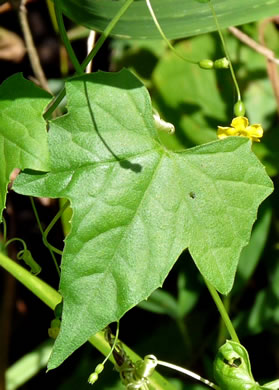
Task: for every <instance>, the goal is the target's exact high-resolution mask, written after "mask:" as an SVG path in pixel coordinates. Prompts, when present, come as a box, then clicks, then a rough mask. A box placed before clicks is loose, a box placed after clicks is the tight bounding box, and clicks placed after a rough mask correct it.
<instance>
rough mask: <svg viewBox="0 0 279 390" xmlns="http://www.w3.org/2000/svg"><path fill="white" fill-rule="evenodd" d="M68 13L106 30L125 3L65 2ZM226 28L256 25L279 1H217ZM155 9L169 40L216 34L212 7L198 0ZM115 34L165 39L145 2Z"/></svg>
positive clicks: (162, 3)
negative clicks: (254, 23) (248, 24)
mask: <svg viewBox="0 0 279 390" xmlns="http://www.w3.org/2000/svg"><path fill="white" fill-rule="evenodd" d="M61 3H62V7H63V11H64V12H65V14H66V15H67V16H68V17H69V18H70V19H72V20H74V21H75V22H76V23H78V24H81V25H84V26H86V27H88V28H90V29H92V30H97V31H103V30H104V28H105V27H106V26H107V25H108V23H109V22H110V20H111V19H112V18H113V17H114V16H115V14H116V13H117V11H118V10H119V8H120V7H121V6H122V5H123V3H124V1H123V0H122V1H114V0H104V1H98V0H83V1H82V2H81V1H79V0H62V1H61ZM213 4H214V7H215V10H216V14H217V17H218V20H219V22H220V25H221V27H222V28H225V27H228V26H236V25H240V24H244V23H249V22H253V21H256V20H259V19H263V18H265V17H268V16H272V15H276V14H277V13H278V12H279V4H278V1H277V0H245V2H243V1H242V0H226V1H223V0H214V2H213ZM152 6H153V9H154V12H155V13H156V16H157V17H158V20H159V22H160V24H161V27H162V28H163V30H164V32H165V34H166V35H167V37H168V38H169V39H175V38H183V37H188V36H192V35H197V34H204V33H206V32H209V31H215V30H216V25H215V22H214V19H213V17H212V14H211V11H210V8H209V5H208V4H201V3H198V2H197V1H196V0H187V2H186V3H185V0H152ZM113 34H114V35H120V36H122V37H125V38H127V37H129V38H137V39H138V38H144V39H146V38H153V39H154V38H156V39H161V37H160V35H159V33H158V31H157V29H156V27H155V25H154V22H153V20H152V19H151V16H150V14H149V12H148V10H147V6H146V3H145V0H138V1H134V3H133V4H132V5H131V6H130V7H129V9H128V11H127V12H126V13H125V14H124V16H123V17H122V18H121V19H120V21H119V22H118V23H117V25H116V27H115V28H114V30H113Z"/></svg>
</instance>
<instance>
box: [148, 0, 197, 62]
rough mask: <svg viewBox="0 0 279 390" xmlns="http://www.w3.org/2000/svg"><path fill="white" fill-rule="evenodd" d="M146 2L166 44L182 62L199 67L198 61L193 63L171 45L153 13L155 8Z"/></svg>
mask: <svg viewBox="0 0 279 390" xmlns="http://www.w3.org/2000/svg"><path fill="white" fill-rule="evenodd" d="M145 1H146V5H147V8H148V10H149V12H150V15H151V17H152V19H153V22H154V24H155V26H156V27H157V30H158V31H159V34H160V35H161V37H162V38H163V40H164V41H165V42H166V44H167V45H168V47H169V48H170V49H171V51H173V52H174V53H175V54H176V55H177V56H178V57H179V58H180V59H181V60H183V61H186V62H189V63H190V64H195V65H197V64H198V62H197V61H193V60H190V59H189V58H186V57H184V56H182V55H181V54H180V53H179V52H178V51H177V50H176V49H175V47H173V45H172V44H171V43H170V41H169V40H168V38H167V37H166V35H165V33H164V31H163V30H162V28H161V26H160V24H159V22H158V19H157V17H156V15H155V13H154V11H153V8H152V5H151V3H150V0H145Z"/></svg>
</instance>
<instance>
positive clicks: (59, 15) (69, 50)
mask: <svg viewBox="0 0 279 390" xmlns="http://www.w3.org/2000/svg"><path fill="white" fill-rule="evenodd" d="M54 8H55V15H56V20H57V23H58V28H59V33H60V36H61V38H62V41H63V42H64V45H65V48H66V50H67V53H68V54H69V57H70V59H71V61H72V64H73V65H74V68H75V70H76V73H77V74H82V73H83V69H82V67H81V66H80V63H79V61H78V59H77V57H76V54H75V52H74V50H73V48H72V45H71V42H70V41H69V38H68V35H67V31H66V29H65V25H64V21H63V15H62V9H61V4H60V0H56V1H55V2H54Z"/></svg>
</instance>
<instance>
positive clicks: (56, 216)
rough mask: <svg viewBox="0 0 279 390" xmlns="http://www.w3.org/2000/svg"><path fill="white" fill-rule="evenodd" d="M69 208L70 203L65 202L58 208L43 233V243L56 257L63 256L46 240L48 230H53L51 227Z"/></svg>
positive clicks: (61, 252)
mask: <svg viewBox="0 0 279 390" xmlns="http://www.w3.org/2000/svg"><path fill="white" fill-rule="evenodd" d="M68 206H70V202H69V201H68V200H67V201H66V202H65V203H64V205H63V206H62V207H61V208H60V210H59V211H58V213H57V214H56V215H55V217H54V218H53V220H52V221H51V222H50V224H49V225H48V227H47V228H46V230H45V231H44V232H43V243H44V244H45V246H46V247H50V248H51V249H52V250H53V252H55V253H57V254H58V255H60V256H62V254H63V251H61V250H60V249H57V248H55V247H54V246H53V245H51V244H50V243H49V242H48V240H47V236H48V233H49V232H50V230H51V229H52V228H53V226H54V225H55V224H56V222H57V221H58V220H59V218H60V217H61V216H62V214H63V213H64V211H65V210H66V208H67V207H68Z"/></svg>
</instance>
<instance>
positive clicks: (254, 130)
mask: <svg viewBox="0 0 279 390" xmlns="http://www.w3.org/2000/svg"><path fill="white" fill-rule="evenodd" d="M246 130H247V131H248V132H249V135H251V136H252V137H257V138H261V137H262V136H263V128H262V126H261V125H252V126H248V127H247V129H246Z"/></svg>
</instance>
